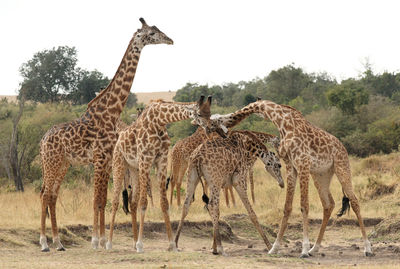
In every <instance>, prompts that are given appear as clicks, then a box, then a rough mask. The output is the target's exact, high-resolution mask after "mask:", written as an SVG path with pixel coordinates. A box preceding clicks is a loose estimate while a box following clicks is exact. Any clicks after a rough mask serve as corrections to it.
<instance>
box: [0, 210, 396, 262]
mask: <svg viewBox="0 0 400 269" xmlns="http://www.w3.org/2000/svg"><path fill="white" fill-rule="evenodd" d="M381 221H382V220H381V219H368V220H366V221H365V222H366V225H367V231H368V233H369V234H370V235H371V242H372V244H373V251H374V254H375V256H374V257H364V255H363V245H362V240H361V236H360V231H359V228H358V227H357V226H356V224H355V221H354V220H353V219H348V220H346V219H344V220H340V221H337V222H335V221H333V222H331V223H330V225H329V226H328V228H327V232H326V233H325V238H324V241H323V246H322V248H321V250H320V253H318V254H317V255H315V256H313V257H310V258H307V259H300V258H298V257H299V256H300V252H301V237H302V235H301V234H302V233H301V224H300V223H292V224H291V225H290V226H289V229H288V231H287V233H286V237H285V243H284V244H283V247H282V249H281V253H280V254H279V255H273V256H271V255H268V254H267V252H266V250H265V245H264V243H263V242H262V240H261V238H260V236H259V235H258V234H257V232H256V230H255V229H254V228H253V226H252V224H251V223H250V221H249V220H248V217H247V216H246V215H230V216H227V217H225V218H222V220H221V232H222V237H223V246H224V249H225V251H226V253H227V256H215V255H213V254H212V253H211V244H212V237H211V232H212V225H211V222H209V221H207V222H185V225H184V227H183V234H182V236H181V238H180V241H179V250H180V251H179V252H175V253H172V252H168V251H166V250H167V248H168V242H167V239H166V235H165V226H164V224H163V223H146V225H145V239H144V250H145V252H144V253H141V254H137V253H136V252H135V251H134V250H133V247H132V242H133V239H132V236H131V228H130V227H131V226H130V223H124V224H119V225H117V229H116V231H115V233H114V241H113V249H112V250H109V251H106V250H104V249H97V250H93V249H91V246H90V239H91V227H88V226H84V225H72V226H66V227H64V228H61V230H60V233H61V238H62V242H63V243H64V246H65V247H66V248H67V250H66V251H64V252H57V251H55V249H54V248H52V249H51V251H50V252H48V253H42V252H40V246H39V244H38V239H39V230H29V229H0V268H128V267H129V268H131V267H132V266H133V265H134V266H135V268H136V267H139V268H205V267H207V268H243V267H247V268H266V267H278V268H293V267H296V268H300V267H314V266H318V267H330V268H331V267H346V268H348V267H350V266H351V267H354V266H357V267H362V268H399V267H400V243H399V241H398V236H399V231H398V230H395V231H394V232H395V234H392V233H389V234H385V232H383V233H381V232H379V231H380V230H379V227H381V228H382V227H389V226H390V227H391V229H392V230H393V225H386V226H383V225H381V224H379V223H380V222H381ZM310 223H311V225H310V228H311V233H310V234H311V238H312V239H314V238H315V237H316V235H317V233H318V230H319V223H320V220H310ZM176 227H177V222H173V228H174V229H176ZM277 229H278V227H264V230H265V231H266V234H267V235H268V238H269V239H270V241H271V242H273V239H274V238H275V232H276V231H277ZM386 231H387V230H386ZM48 235H50V230H49V231H48ZM48 239H49V242H51V238H50V236H48ZM50 247H52V244H50Z"/></svg>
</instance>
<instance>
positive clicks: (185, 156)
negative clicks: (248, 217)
mask: <svg viewBox="0 0 400 269" xmlns="http://www.w3.org/2000/svg"><path fill="white" fill-rule="evenodd" d="M253 134H254V135H256V136H257V137H258V138H259V139H260V140H261V141H262V142H263V143H273V144H274V146H275V145H276V144H277V145H278V146H279V139H278V138H277V137H276V136H273V135H270V134H266V133H261V132H253ZM216 135H217V134H216V133H213V134H211V137H209V136H210V135H207V134H206V132H205V130H204V129H203V128H197V130H196V132H194V133H193V134H192V135H191V136H188V137H186V138H184V139H181V140H179V141H178V142H177V143H176V144H175V145H174V147H173V148H172V152H171V169H170V171H171V176H170V177H169V178H168V179H167V188H168V182H170V183H171V196H170V204H171V205H172V202H173V193H174V186H175V184H176V190H177V191H176V197H177V204H178V206H180V205H181V199H180V198H181V195H180V191H179V190H180V189H181V184H182V180H183V177H184V174H185V172H186V170H187V167H188V162H189V157H190V154H191V153H192V152H193V151H194V150H195V149H196V148H197V147H198V146H199V145H201V144H202V143H203V142H204V141H206V140H208V139H211V138H212V137H215V136H216ZM255 160H256V159H254V163H255ZM254 163H253V165H252V167H253V166H254ZM249 182H250V190H251V197H252V201H253V203H255V197H254V179H253V169H252V168H251V169H249ZM224 193H225V201H226V205H227V207H229V193H230V194H231V198H232V203H233V205H235V200H234V199H235V198H234V195H233V191H232V186H228V187H226V188H224Z"/></svg>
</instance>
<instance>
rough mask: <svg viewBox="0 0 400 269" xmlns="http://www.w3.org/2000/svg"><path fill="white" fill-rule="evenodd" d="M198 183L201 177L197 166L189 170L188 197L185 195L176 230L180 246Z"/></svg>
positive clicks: (176, 241) (176, 239) (176, 240)
mask: <svg viewBox="0 0 400 269" xmlns="http://www.w3.org/2000/svg"><path fill="white" fill-rule="evenodd" d="M198 184H199V177H198V175H197V171H196V169H195V168H194V169H190V170H189V171H188V179H187V187H186V197H185V202H184V204H183V207H182V216H181V220H180V221H179V225H178V229H177V230H176V233H175V243H176V247H178V241H179V236H180V234H181V231H182V227H183V222H184V220H185V218H186V216H187V214H188V213H189V207H190V205H191V204H192V202H193V199H192V197H193V195H194V192H195V190H196V187H197V185H198Z"/></svg>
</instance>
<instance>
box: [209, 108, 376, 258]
mask: <svg viewBox="0 0 400 269" xmlns="http://www.w3.org/2000/svg"><path fill="white" fill-rule="evenodd" d="M252 113H257V114H258V115H262V116H263V117H264V118H265V119H269V120H271V121H272V122H273V123H274V125H275V126H276V127H277V128H278V130H279V133H280V145H279V150H278V153H279V156H280V158H282V159H283V160H284V162H285V164H286V169H287V174H288V177H287V189H286V201H285V208H284V215H283V218H282V221H281V224H280V227H279V232H278V235H277V238H276V240H275V242H274V244H273V247H272V249H271V250H270V251H269V253H270V254H274V253H278V251H279V248H280V244H281V243H282V239H283V235H284V232H285V230H286V228H287V222H288V219H289V216H290V214H291V211H292V203H293V195H294V190H295V185H296V181H297V178H299V181H300V192H301V199H300V200H301V201H300V206H301V212H302V216H303V244H302V252H301V257H303V258H306V257H309V256H310V255H312V254H314V253H317V252H318V250H319V248H320V246H321V242H322V238H323V235H324V232H325V229H326V225H327V223H328V220H329V218H330V216H331V213H332V211H333V209H334V207H335V202H334V200H333V198H332V194H331V192H330V190H329V186H330V183H331V179H332V176H333V174H336V176H337V178H338V180H339V182H340V184H341V185H342V189H343V193H344V195H345V198H346V199H347V198H348V199H349V200H350V204H351V207H352V209H353V211H354V213H355V214H356V216H357V219H358V223H359V226H360V230H361V234H362V237H363V240H364V254H365V255H366V256H372V255H373V254H372V249H371V243H370V242H369V240H368V237H367V234H366V232H365V227H364V223H363V219H362V217H361V213H360V205H359V202H358V199H357V197H356V195H355V194H354V191H353V187H352V182H351V171H350V163H349V157H348V154H347V151H346V148H345V147H344V146H343V144H342V143H340V141H339V140H338V139H337V138H336V137H334V136H333V135H331V134H329V133H328V132H326V131H324V130H322V129H320V128H318V127H316V126H314V125H312V124H311V123H310V122H308V121H307V120H306V119H305V118H304V117H303V115H302V114H301V113H300V112H299V111H297V110H296V109H294V108H292V107H290V106H287V105H279V104H276V103H274V102H272V101H267V100H261V101H256V102H254V103H251V104H249V105H247V106H245V107H243V108H242V109H240V110H238V111H236V112H234V113H231V114H227V115H224V116H220V117H217V118H215V119H213V120H211V122H210V123H209V125H208V126H209V128H208V129H207V131H208V132H211V131H217V132H218V133H219V134H220V135H222V136H224V133H225V132H226V131H227V128H232V127H233V126H235V125H236V124H238V123H239V122H240V121H242V120H243V119H244V118H246V117H247V116H249V115H250V114H252ZM310 175H311V176H312V178H313V181H314V185H315V187H316V189H317V190H318V194H319V197H320V200H321V203H322V206H323V209H324V210H323V219H322V224H321V228H320V231H319V234H318V237H317V240H316V242H315V244H314V246H313V248H312V249H309V248H310V243H309V237H308V211H309V201H308V184H309V177H310ZM344 208H345V207H343V209H344ZM343 209H342V211H343Z"/></svg>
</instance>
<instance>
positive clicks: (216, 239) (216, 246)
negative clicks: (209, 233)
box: [208, 184, 226, 256]
mask: <svg viewBox="0 0 400 269" xmlns="http://www.w3.org/2000/svg"><path fill="white" fill-rule="evenodd" d="M220 190H221V187H220V186H215V185H214V184H211V185H210V201H209V203H208V212H209V213H210V216H211V222H212V224H213V251H212V253H213V254H214V255H218V254H221V255H224V256H226V253H225V252H224V248H223V247H222V242H221V234H220V233H219V222H218V221H219V195H220Z"/></svg>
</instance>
